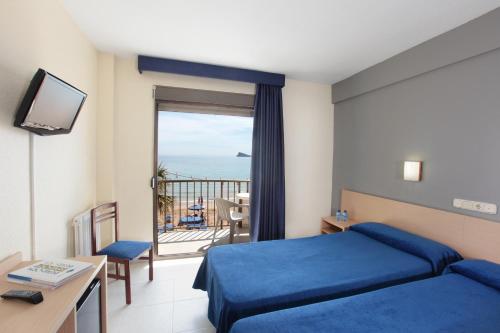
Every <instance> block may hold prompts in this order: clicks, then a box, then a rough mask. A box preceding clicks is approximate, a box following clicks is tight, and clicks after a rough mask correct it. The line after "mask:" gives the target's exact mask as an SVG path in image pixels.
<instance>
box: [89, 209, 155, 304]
mask: <svg viewBox="0 0 500 333" xmlns="http://www.w3.org/2000/svg"><path fill="white" fill-rule="evenodd" d="M91 219H92V223H91V228H92V255H94V256H95V255H107V256H108V261H109V262H113V263H115V274H113V273H108V277H110V278H113V279H117V280H125V299H126V302H127V304H130V303H132V295H131V291H130V261H131V260H133V259H137V258H138V259H143V260H149V281H153V246H152V244H151V243H150V242H138V241H127V240H119V239H118V221H119V214H118V203H117V202H111V203H105V204H102V205H100V206H97V207H95V208H94V209H92V211H91ZM108 220H113V223H114V227H115V241H114V242H113V243H111V244H110V245H108V246H106V247H105V248H103V249H101V250H99V251H98V250H97V242H96V226H97V224H98V223H102V222H104V221H108ZM145 251H149V256H148V257H141V256H140V255H141V254H142V253H143V252H145ZM120 264H122V265H123V266H124V270H125V272H124V275H120V266H119V265H120Z"/></svg>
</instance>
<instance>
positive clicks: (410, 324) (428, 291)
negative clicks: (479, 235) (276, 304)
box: [231, 260, 500, 333]
mask: <svg viewBox="0 0 500 333" xmlns="http://www.w3.org/2000/svg"><path fill="white" fill-rule="evenodd" d="M250 332H266V333H278V332H287V333H295V332H297V333H299V332H300V333H308V332H311V333H312V332H314V333H321V332H336V333H337V332H338V333H341V332H353V333H356V332H363V333H365V332H366V333H370V332H384V333H391V332H407V333H413V332H415V333H421V332H429V333H432V332H474V333H490V332H491V333H493V332H495V333H498V332H500V265H498V264H494V263H491V262H488V261H482V260H464V261H461V262H457V263H455V264H452V265H450V266H449V268H448V269H447V270H446V271H445V273H444V274H443V275H441V276H439V277H435V278H431V279H427V280H422V281H417V282H412V283H407V284H404V285H399V286H394V287H390V288H386V289H381V290H377V291H373V292H369V293H365V294H361V295H356V296H352V297H347V298H343V299H337V300H333V301H327V302H322V303H316V304H311V305H306V306H302V307H297V308H293V309H286V310H281V311H276V312H271V313H265V314H261V315H257V316H254V317H249V318H244V319H242V320H239V321H237V322H236V323H235V324H234V325H233V328H232V330H231V333H250Z"/></svg>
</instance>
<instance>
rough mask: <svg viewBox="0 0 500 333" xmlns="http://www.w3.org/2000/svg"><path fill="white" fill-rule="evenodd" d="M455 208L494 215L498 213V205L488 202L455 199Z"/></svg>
mask: <svg viewBox="0 0 500 333" xmlns="http://www.w3.org/2000/svg"><path fill="white" fill-rule="evenodd" d="M453 207H456V208H461V209H466V210H472V211H474V212H479V213H485V214H492V215H494V214H496V213H497V205H495V204H492V203H488V202H480V201H471V200H464V199H453Z"/></svg>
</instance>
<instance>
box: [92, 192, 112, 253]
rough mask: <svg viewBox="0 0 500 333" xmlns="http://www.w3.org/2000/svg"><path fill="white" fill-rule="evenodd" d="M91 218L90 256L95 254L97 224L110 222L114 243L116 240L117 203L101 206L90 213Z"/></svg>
mask: <svg viewBox="0 0 500 333" xmlns="http://www.w3.org/2000/svg"><path fill="white" fill-rule="evenodd" d="M90 216H91V224H90V225H91V231H92V255H94V256H95V255H96V253H97V239H96V230H97V224H99V223H102V222H105V221H109V220H112V223H113V224H114V226H113V227H114V229H115V242H116V241H117V240H118V222H119V214H118V202H116V201H115V202H109V203H104V204H101V205H99V206H97V207H95V208H94V209H92V210H91V212H90Z"/></svg>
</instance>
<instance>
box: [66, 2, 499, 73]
mask: <svg viewBox="0 0 500 333" xmlns="http://www.w3.org/2000/svg"><path fill="white" fill-rule="evenodd" d="M63 3H64V5H65V7H66V8H67V10H68V11H69V13H70V14H71V16H72V17H73V19H74V20H75V21H76V23H77V24H78V25H79V26H80V28H81V29H82V30H83V32H84V33H85V34H86V35H87V36H88V37H89V38H90V40H91V41H92V42H93V43H94V44H95V45H96V47H97V48H98V49H100V50H102V51H106V52H112V53H116V54H118V55H122V56H127V55H129V56H130V55H136V54H144V55H150V56H158V57H165V58H172V59H179V60H188V61H195V62H202V63H209V64H217V65H225V66H233V67H239V68H247V69H256V70H263V71H270V72H276V73H283V74H286V75H287V77H291V78H295V79H301V80H308V81H316V82H324V83H335V82H337V81H340V80H342V79H344V78H347V77H349V76H351V75H353V74H355V73H357V72H359V71H361V70H363V69H365V68H367V67H370V66H372V65H374V64H376V63H378V62H381V61H382V60H384V59H387V58H389V57H391V56H393V55H396V54H398V53H400V52H402V51H404V50H406V49H409V48H411V47H412V46H415V45H417V44H420V43H422V42H424V41H426V40H428V39H430V38H432V37H434V36H437V35H439V34H441V33H443V32H446V31H448V30H451V29H453V28H455V27H457V26H459V25H461V24H463V23H465V22H467V21H469V20H471V19H474V18H476V17H478V16H481V15H482V14H485V13H486V12H488V11H490V10H493V9H495V8H497V7H499V6H500V0H439V1H436V0H378V1H377V0H141V1H139V0H83V1H82V0H63Z"/></svg>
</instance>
